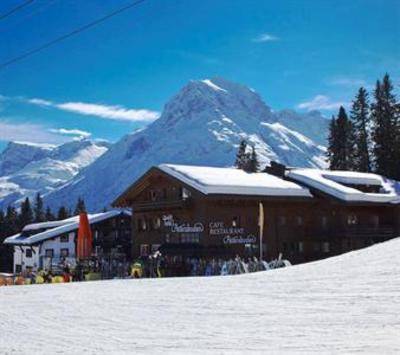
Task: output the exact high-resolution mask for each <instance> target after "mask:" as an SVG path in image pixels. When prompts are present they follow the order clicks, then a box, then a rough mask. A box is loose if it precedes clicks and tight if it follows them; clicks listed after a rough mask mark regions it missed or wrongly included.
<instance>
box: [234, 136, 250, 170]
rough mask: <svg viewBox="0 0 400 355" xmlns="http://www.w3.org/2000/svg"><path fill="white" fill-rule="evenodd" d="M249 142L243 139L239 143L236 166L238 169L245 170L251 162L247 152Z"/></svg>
mask: <svg viewBox="0 0 400 355" xmlns="http://www.w3.org/2000/svg"><path fill="white" fill-rule="evenodd" d="M246 149H247V142H246V141H245V140H242V141H241V142H240V145H239V149H238V152H237V153H236V161H235V166H236V167H237V168H238V169H242V170H245V169H246V167H247V166H248V163H249V155H248V153H246Z"/></svg>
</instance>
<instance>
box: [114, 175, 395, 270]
mask: <svg viewBox="0 0 400 355" xmlns="http://www.w3.org/2000/svg"><path fill="white" fill-rule="evenodd" d="M227 178H229V177H227ZM313 196H314V197H312V198H307V197H298V196H297V197H296V196H281V197H277V196H275V197H269V196H250V195H232V194H212V195H209V194H204V193H202V192H200V191H198V190H196V189H194V188H193V187H192V186H189V185H188V184H186V183H185V182H182V181H181V180H179V179H177V178H176V177H173V176H170V175H168V174H166V173H165V172H164V171H161V170H160V169H158V168H152V169H150V170H149V171H148V172H147V173H146V174H145V175H144V176H143V177H142V178H140V179H139V180H138V181H137V182H136V183H135V184H134V185H132V186H131V187H130V188H129V189H128V190H127V191H126V192H125V193H124V194H122V195H121V196H120V197H119V198H118V199H117V200H116V201H115V202H114V205H115V206H117V207H130V208H132V211H133V214H132V219H133V220H132V222H133V229H132V231H133V233H132V239H133V245H132V255H133V257H140V256H147V255H150V254H151V253H153V252H155V251H156V250H160V251H161V252H162V253H163V254H164V255H181V256H201V257H206V258H212V257H222V258H230V257H234V256H235V255H239V256H241V257H249V256H258V255H259V254H260V250H259V247H260V239H259V226H258V215H259V203H260V202H261V203H262V204H263V207H264V215H265V220H264V233H263V255H264V259H266V260H271V259H275V258H277V257H278V256H279V254H282V256H283V258H286V259H288V260H289V261H291V262H292V263H301V262H307V261H312V260H317V259H321V258H325V257H328V256H332V255H337V254H340V253H343V252H346V251H349V250H353V249H359V248H362V247H365V246H368V245H371V244H373V243H377V242H382V241H385V240H387V239H390V238H393V237H395V236H397V235H400V222H399V221H400V218H399V217H400V209H399V206H398V205H390V204H386V205H383V204H354V203H352V204H349V203H345V202H342V201H338V200H335V199H333V198H330V197H328V196H323V195H321V194H318V193H317V192H315V193H314V194H313Z"/></svg>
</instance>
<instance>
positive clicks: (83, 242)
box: [76, 212, 92, 259]
mask: <svg viewBox="0 0 400 355" xmlns="http://www.w3.org/2000/svg"><path fill="white" fill-rule="evenodd" d="M91 255H92V230H91V229H90V224H89V219H88V216H87V213H86V212H81V213H80V214H79V230H78V243H77V247H76V256H77V257H78V258H79V259H84V258H88V257H90V256H91Z"/></svg>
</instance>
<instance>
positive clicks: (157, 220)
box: [153, 217, 161, 230]
mask: <svg viewBox="0 0 400 355" xmlns="http://www.w3.org/2000/svg"><path fill="white" fill-rule="evenodd" d="M160 227H161V219H160V217H154V218H153V229H154V230H157V229H160Z"/></svg>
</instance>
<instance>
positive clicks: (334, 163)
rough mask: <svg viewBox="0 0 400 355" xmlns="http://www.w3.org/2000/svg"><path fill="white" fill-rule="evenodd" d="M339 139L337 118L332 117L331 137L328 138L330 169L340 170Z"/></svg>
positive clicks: (330, 124) (330, 125)
mask: <svg viewBox="0 0 400 355" xmlns="http://www.w3.org/2000/svg"><path fill="white" fill-rule="evenodd" d="M338 151H339V147H338V139H337V129H336V118H335V116H332V119H331V122H330V123H329V137H328V150H327V157H328V162H329V169H330V170H336V169H338V166H339V162H338V156H339V154H338Z"/></svg>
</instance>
